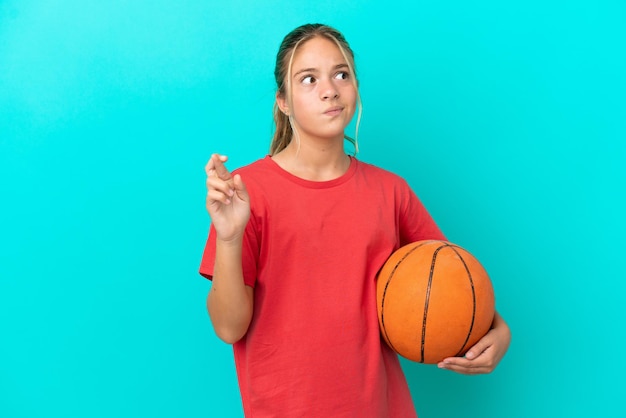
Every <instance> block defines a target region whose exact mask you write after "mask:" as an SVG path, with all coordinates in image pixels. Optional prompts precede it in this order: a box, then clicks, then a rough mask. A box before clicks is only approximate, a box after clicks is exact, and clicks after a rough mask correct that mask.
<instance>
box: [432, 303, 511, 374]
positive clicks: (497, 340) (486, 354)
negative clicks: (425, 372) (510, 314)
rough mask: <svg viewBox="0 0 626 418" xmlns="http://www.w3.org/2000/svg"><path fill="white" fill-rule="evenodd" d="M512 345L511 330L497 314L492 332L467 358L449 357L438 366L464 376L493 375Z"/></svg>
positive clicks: (470, 351) (469, 352) (467, 354)
mask: <svg viewBox="0 0 626 418" xmlns="http://www.w3.org/2000/svg"><path fill="white" fill-rule="evenodd" d="M510 343H511V330H510V329H509V326H508V325H507V323H506V322H504V319H502V317H501V316H500V314H499V313H497V312H496V314H495V316H494V319H493V325H492V326H491V330H490V331H489V332H488V333H487V334H486V335H485V336H484V337H483V338H481V339H480V341H478V342H477V343H476V344H475V345H474V346H473V347H472V348H470V349H469V351H468V352H467V353H466V354H465V357H449V358H446V359H444V360H443V361H442V362H440V363H439V365H438V366H439V367H440V368H442V369H448V370H452V371H454V372H457V373H462V374H483V373H491V372H492V371H493V370H494V369H495V368H496V366H497V365H498V363H499V362H500V360H502V357H504V354H506V351H507V349H508V348H509V344H510Z"/></svg>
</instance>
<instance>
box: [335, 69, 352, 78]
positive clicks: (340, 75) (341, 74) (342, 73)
mask: <svg viewBox="0 0 626 418" xmlns="http://www.w3.org/2000/svg"><path fill="white" fill-rule="evenodd" d="M335 78H336V79H338V80H347V79H348V78H350V74H348V72H347V71H340V72H338V73H337V75H336V76H335Z"/></svg>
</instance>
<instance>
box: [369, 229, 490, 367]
mask: <svg viewBox="0 0 626 418" xmlns="http://www.w3.org/2000/svg"><path fill="white" fill-rule="evenodd" d="M376 296H377V297H376V298H377V304H378V321H379V324H380V330H381V334H382V336H383V338H384V339H385V341H386V342H387V344H388V345H389V347H391V348H392V349H393V350H394V351H395V352H397V353H398V354H400V355H401V356H403V357H405V358H407V359H409V360H413V361H416V362H420V363H428V364H434V363H438V362H439V361H441V360H443V359H444V358H446V357H451V356H461V355H463V354H465V352H466V351H467V350H468V349H469V348H470V347H472V345H474V344H475V343H476V342H477V341H478V340H479V339H481V338H482V337H483V336H484V335H485V334H486V333H487V331H489V329H490V328H491V323H492V321H493V316H494V312H495V310H494V309H495V299H494V292H493V286H492V284H491V280H489V276H488V275H487V272H486V271H485V269H484V268H483V267H482V266H481V265H480V263H479V262H478V260H476V258H474V257H473V256H472V255H471V254H470V253H469V252H467V251H466V250H464V249H463V248H461V247H459V246H457V245H454V244H452V243H449V242H446V241H418V242H414V243H412V244H409V245H406V246H404V247H402V248H400V249H398V250H397V251H396V252H394V253H393V254H392V255H391V257H389V259H388V260H387V262H386V263H385V265H384V266H383V268H382V269H381V270H380V272H379V273H378V282H377V295H376Z"/></svg>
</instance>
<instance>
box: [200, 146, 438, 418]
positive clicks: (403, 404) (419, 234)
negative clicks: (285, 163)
mask: <svg viewBox="0 0 626 418" xmlns="http://www.w3.org/2000/svg"><path fill="white" fill-rule="evenodd" d="M237 172H238V173H239V174H240V175H241V178H242V180H243V181H244V183H245V184H246V187H247V189H248V192H249V195H250V203H251V216H250V221H249V222H248V225H247V227H246V232H245V238H244V245H243V256H242V258H243V259H242V263H243V272H244V281H245V283H246V284H247V285H249V286H253V287H254V314H253V317H252V322H251V324H250V327H249V329H248V332H247V334H246V335H245V336H244V338H243V339H241V340H240V341H238V342H236V343H235V344H234V345H233V349H234V356H235V364H236V368H237V375H238V380H239V387H240V390H241V397H242V401H243V407H244V412H245V414H246V416H250V417H255V418H256V417H300V416H306V417H360V418H363V417H376V418H381V417H391V418H398V417H401V418H403V417H414V416H415V415H416V414H415V409H414V407H413V402H412V400H411V395H410V392H409V389H408V386H407V383H406V380H405V378H404V374H403V372H402V369H401V367H400V363H399V361H398V358H397V356H396V354H395V353H394V352H393V351H391V350H390V349H389V348H388V347H387V345H386V344H385V343H384V342H382V340H381V338H380V331H379V326H378V316H377V311H376V274H377V272H378V271H379V269H380V268H381V267H382V265H383V264H384V262H385V261H386V260H387V258H388V257H389V255H391V253H392V252H393V251H395V250H396V249H398V248H399V247H400V246H402V245H404V244H408V243H410V242H413V241H418V240H422V239H445V237H444V236H443V234H442V233H441V231H440V230H439V228H438V227H437V225H436V224H435V223H434V221H433V220H432V218H431V217H430V215H429V214H428V212H427V211H426V209H425V208H424V206H423V205H422V204H421V203H420V201H419V200H418V198H417V197H416V196H415V194H414V193H413V192H412V191H411V189H410V188H409V186H408V185H407V183H406V182H405V181H404V180H403V179H402V178H400V177H399V176H397V175H395V174H392V173H390V172H388V171H385V170H382V169H380V168H376V167H374V166H372V165H370V164H366V163H363V162H360V161H358V160H356V159H355V158H352V160H351V164H350V168H349V169H348V171H347V172H346V173H345V174H344V175H343V176H341V177H339V178H337V179H334V180H331V181H324V182H314V181H308V180H303V179H301V178H299V177H295V176H293V175H292V174H290V173H288V172H287V171H285V170H283V169H281V168H280V167H279V166H278V165H277V164H276V163H275V162H274V161H273V160H272V159H271V158H270V157H265V158H264V159H261V160H259V161H257V162H255V163H253V164H251V165H249V166H246V167H243V168H241V169H239V170H237ZM214 261H215V231H214V230H213V228H211V232H210V233H209V238H208V241H207V245H206V247H205V250H204V255H203V258H202V263H201V267H200V273H201V274H202V275H204V276H205V277H209V278H210V277H211V275H212V274H213V265H214Z"/></svg>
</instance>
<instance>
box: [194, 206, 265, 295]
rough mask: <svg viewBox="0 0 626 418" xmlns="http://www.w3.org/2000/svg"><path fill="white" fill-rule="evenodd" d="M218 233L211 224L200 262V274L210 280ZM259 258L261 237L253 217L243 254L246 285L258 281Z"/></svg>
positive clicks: (246, 234)
mask: <svg viewBox="0 0 626 418" xmlns="http://www.w3.org/2000/svg"><path fill="white" fill-rule="evenodd" d="M216 235H217V233H216V232H215V228H214V227H213V225H211V227H210V229H209V236H208V238H207V242H206V245H205V246H204V252H203V254H202V260H201V262H200V274H201V275H202V276H204V277H206V278H207V279H209V280H213V269H214V267H215V238H216ZM258 260H259V239H258V234H257V231H256V228H255V222H254V221H253V219H252V217H251V218H250V221H249V222H248V225H247V226H246V230H245V235H244V239H243V248H242V255H241V264H242V269H243V280H244V283H245V284H246V285H248V286H251V287H254V284H255V283H256V277H257V266H258Z"/></svg>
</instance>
